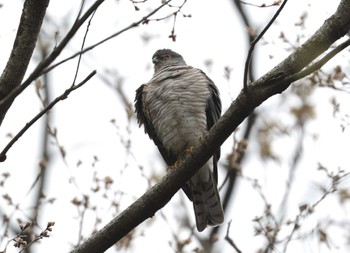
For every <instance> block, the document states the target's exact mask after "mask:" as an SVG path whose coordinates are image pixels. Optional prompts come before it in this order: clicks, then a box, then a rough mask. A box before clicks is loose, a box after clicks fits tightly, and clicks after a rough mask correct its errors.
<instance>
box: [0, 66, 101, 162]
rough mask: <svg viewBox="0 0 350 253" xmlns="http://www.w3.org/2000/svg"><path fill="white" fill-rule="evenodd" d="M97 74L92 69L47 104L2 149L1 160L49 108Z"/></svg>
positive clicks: (1, 160)
mask: <svg viewBox="0 0 350 253" xmlns="http://www.w3.org/2000/svg"><path fill="white" fill-rule="evenodd" d="M95 74H96V70H94V71H92V72H91V73H90V74H89V75H88V76H87V77H86V78H85V79H84V80H83V81H82V82H80V83H79V84H77V85H74V86H72V87H70V88H69V89H67V90H65V91H64V92H63V93H62V95H60V96H58V97H57V98H55V100H53V101H52V102H51V103H50V104H49V105H48V106H46V107H45V108H44V109H43V110H42V111H41V112H39V113H38V114H37V115H36V116H35V117H34V118H33V119H32V120H31V121H29V122H28V123H26V124H25V126H24V127H23V128H22V129H21V130H20V131H19V132H18V133H17V134H16V135H15V136H14V137H13V139H12V140H11V141H10V142H9V143H8V144H7V145H6V147H5V148H4V149H3V150H2V151H1V153H0V162H4V161H5V160H6V153H7V151H8V150H9V149H10V148H11V147H12V146H13V144H14V143H15V142H16V141H17V140H18V139H19V138H20V137H21V136H22V135H23V134H24V133H25V132H26V131H27V130H28V129H29V128H30V127H31V126H32V125H33V124H34V123H35V122H36V121H37V120H38V119H40V118H41V117H42V116H43V115H44V114H45V113H47V112H48V111H49V110H51V109H52V107H54V106H55V105H56V104H57V103H58V102H59V101H61V100H65V99H66V98H67V97H68V95H69V94H70V93H71V92H72V91H74V90H76V89H78V88H80V87H81V86H83V85H84V84H85V83H86V82H87V81H89V80H90V79H91V78H92V77H93V76H94V75H95Z"/></svg>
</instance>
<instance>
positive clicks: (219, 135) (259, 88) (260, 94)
mask: <svg viewBox="0 0 350 253" xmlns="http://www.w3.org/2000/svg"><path fill="white" fill-rule="evenodd" d="M348 13H350V0H342V1H341V3H340V5H339V7H338V10H337V11H336V13H335V14H334V15H333V16H332V17H331V18H329V19H328V20H327V21H326V22H325V23H324V25H323V26H322V27H321V28H320V29H319V30H318V31H317V32H316V33H315V34H314V35H313V36H312V37H311V38H310V39H309V40H308V41H306V42H305V43H304V44H303V45H302V46H301V47H300V48H298V49H297V50H296V52H294V53H293V54H291V55H290V56H289V57H288V58H287V59H286V60H284V61H283V62H281V63H280V64H278V65H277V66H276V67H275V68H274V69H273V70H271V71H270V72H268V73H267V74H266V75H264V76H263V77H261V78H260V79H259V80H257V81H255V82H253V83H252V84H251V85H249V86H248V89H247V92H244V91H242V92H241V93H240V94H239V95H238V97H237V99H236V100H235V101H234V102H233V103H232V105H231V106H230V108H229V110H228V111H227V112H226V113H225V114H224V115H223V116H222V117H221V118H220V120H219V121H218V122H217V124H216V125H215V126H214V127H213V128H212V129H211V130H210V132H209V135H208V136H207V137H206V138H205V139H204V140H203V142H202V143H201V144H200V145H199V146H197V147H195V148H194V149H193V152H192V155H191V156H189V157H188V158H187V159H185V160H184V161H182V162H181V163H180V165H179V166H178V168H177V169H175V170H172V171H171V172H170V173H169V174H167V175H166V176H165V177H164V178H163V179H162V181H161V182H160V183H158V184H156V185H155V186H154V187H152V188H151V189H150V190H149V191H148V192H146V193H145V194H144V195H143V196H142V197H140V198H139V199H138V200H137V201H136V202H134V203H133V204H132V205H131V206H130V207H128V208H127V209H126V210H125V211H123V212H122V213H121V214H120V215H119V216H118V217H116V218H115V219H113V220H112V221H111V222H110V223H109V224H107V225H106V226H105V227H104V228H103V229H101V230H100V231H99V232H97V233H95V234H94V235H93V236H92V237H91V238H89V239H88V240H87V241H86V242H85V243H83V244H82V245H81V246H79V247H77V248H76V249H75V250H73V251H72V253H82V252H84V253H90V252H91V253H98V252H104V251H105V250H107V249H108V248H109V247H111V246H112V245H113V244H115V243H116V242H118V241H119V240H120V239H121V238H123V237H124V236H125V235H127V234H128V233H129V232H130V231H131V230H132V229H134V228H135V227H136V226H138V225H139V224H140V223H142V222H143V221H144V220H146V219H147V218H150V217H152V216H153V215H154V214H155V213H156V212H157V211H158V210H159V209H160V208H162V207H163V206H164V205H165V204H166V203H167V202H168V201H169V200H170V199H171V198H172V196H173V195H174V194H175V193H176V192H177V191H178V189H180V187H181V186H182V185H183V182H186V181H187V180H189V179H190V178H191V177H192V176H193V175H194V173H195V172H196V171H197V170H198V168H200V167H201V166H202V165H203V164H204V163H205V162H206V161H207V160H208V159H209V157H211V156H212V154H213V152H214V151H215V150H217V148H219V147H220V146H221V145H222V143H223V142H224V141H225V140H226V139H227V138H228V137H229V136H230V135H231V133H232V132H233V131H234V130H235V129H236V128H237V126H238V125H239V124H241V123H242V121H243V120H244V119H245V118H246V117H247V116H249V115H250V114H251V113H252V112H253V110H254V109H255V108H256V107H257V106H259V105H260V104H261V103H262V102H264V101H265V100H267V99H268V98H269V97H271V96H273V95H275V94H278V93H281V92H282V91H284V90H285V89H286V88H287V87H288V86H289V85H290V84H291V83H290V76H293V75H295V74H297V73H298V72H299V71H300V70H302V69H303V68H305V67H306V66H307V64H309V63H310V62H311V61H313V60H315V59H316V58H317V57H318V56H319V55H320V54H321V53H323V52H324V51H326V50H327V49H328V48H329V47H330V46H331V44H333V43H334V42H335V41H337V40H338V39H339V38H341V37H342V36H344V35H345V34H346V33H347V32H348V31H349V29H350V15H348Z"/></svg>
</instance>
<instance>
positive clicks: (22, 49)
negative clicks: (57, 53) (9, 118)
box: [0, 0, 49, 125]
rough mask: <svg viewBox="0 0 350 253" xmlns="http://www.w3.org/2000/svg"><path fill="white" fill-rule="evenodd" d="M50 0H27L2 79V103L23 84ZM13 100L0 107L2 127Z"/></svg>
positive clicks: (0, 91) (0, 89)
mask: <svg viewBox="0 0 350 253" xmlns="http://www.w3.org/2000/svg"><path fill="white" fill-rule="evenodd" d="M48 4H49V0H26V1H25V2H24V6H23V10H22V16H21V20H20V23H19V26H18V30H17V34H16V38H15V41H14V43H13V48H12V51H11V54H10V58H9V59H8V61H7V64H6V67H5V69H4V71H3V72H2V74H1V77H0V101H1V100H2V99H4V98H5V97H6V96H7V95H8V94H9V93H10V92H11V91H12V90H13V89H15V88H16V87H17V86H19V85H20V84H21V82H22V79H23V77H24V74H25V73H26V71H27V67H28V64H29V61H30V59H31V58H32V54H33V51H34V47H35V43H36V40H37V38H38V34H39V31H40V28H41V24H42V22H43V19H44V16H45V13H46V8H47V6H48ZM12 102H13V99H12V100H11V101H9V102H8V103H6V104H5V105H3V106H2V107H0V125H1V123H2V121H3V119H4V117H5V115H6V112H7V110H8V109H9V108H10V106H11V104H12Z"/></svg>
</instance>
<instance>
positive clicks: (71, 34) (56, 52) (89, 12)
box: [0, 0, 104, 124]
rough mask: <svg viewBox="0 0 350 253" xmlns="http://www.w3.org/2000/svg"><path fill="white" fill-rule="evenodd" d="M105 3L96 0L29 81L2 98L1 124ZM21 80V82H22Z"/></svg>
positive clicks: (40, 64)
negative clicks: (16, 99) (16, 103)
mask: <svg viewBox="0 0 350 253" xmlns="http://www.w3.org/2000/svg"><path fill="white" fill-rule="evenodd" d="M34 2H36V1H34ZM103 2H104V0H96V2H95V3H94V4H93V5H92V6H91V7H90V8H89V9H88V10H87V11H86V12H85V13H84V15H83V16H82V17H81V18H79V19H77V20H76V21H75V23H74V24H73V26H72V28H71V29H70V30H69V32H68V33H67V35H66V36H65V37H64V38H63V40H62V41H61V42H60V44H59V45H58V46H57V47H55V49H54V50H53V51H52V53H51V54H49V55H48V57H47V58H45V59H44V60H42V61H41V62H40V63H39V64H38V66H36V68H35V69H34V70H33V72H32V73H31V74H30V75H29V77H28V78H27V80H25V81H24V82H23V83H22V85H19V84H18V85H17V86H16V87H13V89H12V90H9V92H8V93H7V94H6V95H7V96H5V97H1V100H0V124H1V122H2V120H3V118H4V116H5V114H6V111H7V110H8V108H9V106H11V103H12V102H13V100H14V99H15V98H16V97H17V96H18V95H19V94H20V93H21V92H22V91H23V90H24V89H26V88H27V87H28V86H29V85H30V84H31V83H32V82H33V81H34V80H35V79H36V78H38V77H39V76H40V75H41V72H42V70H43V69H44V68H46V67H47V66H49V65H50V64H51V63H52V62H53V61H54V60H55V59H56V58H57V57H58V56H59V55H60V54H61V52H62V51H63V49H64V48H65V47H66V45H67V44H68V42H69V41H70V40H71V39H72V38H73V37H74V35H75V34H76V32H77V31H78V30H79V29H80V27H81V26H82V25H83V24H84V23H85V21H86V20H87V19H88V18H89V17H90V16H91V15H92V14H93V13H94V12H95V11H96V9H97V8H98V7H99V6H100V5H101V4H102V3H103ZM36 36H37V35H36ZM22 78H23V77H22ZM22 78H21V80H22ZM21 80H20V82H21ZM0 84H1V79H0ZM0 87H1V86H0ZM6 105H8V107H6Z"/></svg>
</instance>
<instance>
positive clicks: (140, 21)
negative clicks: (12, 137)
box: [0, 0, 172, 105]
mask: <svg viewBox="0 0 350 253" xmlns="http://www.w3.org/2000/svg"><path fill="white" fill-rule="evenodd" d="M171 1H172V0H168V1H167V2H165V3H164V4H162V5H160V6H159V7H158V8H156V9H154V10H153V11H152V12H150V13H149V14H148V15H147V16H145V17H143V18H142V19H140V20H139V21H136V22H134V23H132V24H131V25H128V26H127V27H125V28H124V29H122V30H120V31H118V32H116V33H114V34H112V35H110V36H108V37H107V38H105V39H103V40H101V41H99V42H97V43H95V44H93V45H91V46H89V47H86V48H85V49H84V50H81V51H80V52H77V53H75V54H73V55H71V56H69V57H67V58H66V59H63V60H62V61H60V62H58V63H56V64H53V65H52V66H50V67H47V68H46V69H44V70H42V72H41V73H40V74H44V73H47V72H49V71H51V70H52V69H54V68H56V67H57V66H59V65H61V64H62V63H65V62H67V61H69V60H72V59H73V58H75V57H77V56H78V55H82V54H85V53H86V52H88V51H90V50H92V49H94V48H95V47H97V46H99V45H101V44H103V43H105V42H106V41H108V40H110V39H113V38H114V37H116V36H118V35H120V34H122V33H124V32H126V31H128V30H130V29H132V28H135V27H137V26H138V25H140V24H142V23H143V22H144V21H145V20H148V18H149V17H151V16H152V15H154V14H155V13H156V12H158V11H159V10H160V9H161V8H163V7H164V6H165V5H167V4H168V3H169V2H171ZM0 105H1V104H0Z"/></svg>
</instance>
